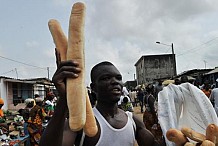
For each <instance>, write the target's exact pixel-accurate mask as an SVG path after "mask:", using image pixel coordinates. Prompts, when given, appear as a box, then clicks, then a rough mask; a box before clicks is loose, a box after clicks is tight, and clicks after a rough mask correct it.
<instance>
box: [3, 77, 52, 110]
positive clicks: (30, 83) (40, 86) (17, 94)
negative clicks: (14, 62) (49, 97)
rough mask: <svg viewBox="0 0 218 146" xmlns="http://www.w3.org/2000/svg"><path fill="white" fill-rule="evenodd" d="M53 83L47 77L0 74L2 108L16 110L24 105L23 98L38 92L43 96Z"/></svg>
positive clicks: (30, 96) (31, 96)
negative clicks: (21, 76)
mask: <svg viewBox="0 0 218 146" xmlns="http://www.w3.org/2000/svg"><path fill="white" fill-rule="evenodd" d="M53 88H54V85H53V83H52V82H51V80H49V79H47V78H35V79H13V78H9V77H3V76H0V97H1V98H2V99H3V100H4V103H5V104H4V106H3V109H4V110H8V109H9V110H18V109H20V108H23V107H24V106H25V104H24V100H25V99H27V98H33V97H34V95H35V94H39V96H40V97H42V98H44V97H45V96H46V93H47V91H48V90H49V89H53Z"/></svg>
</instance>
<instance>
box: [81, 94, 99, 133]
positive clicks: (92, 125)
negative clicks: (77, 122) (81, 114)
mask: <svg viewBox="0 0 218 146" xmlns="http://www.w3.org/2000/svg"><path fill="white" fill-rule="evenodd" d="M84 132H85V134H86V135H87V136H89V137H93V136H95V135H96V134H97V132H98V127H97V124H96V120H95V117H94V113H93V110H92V106H91V103H90V100H89V95H88V92H87V94H86V123H85V126H84Z"/></svg>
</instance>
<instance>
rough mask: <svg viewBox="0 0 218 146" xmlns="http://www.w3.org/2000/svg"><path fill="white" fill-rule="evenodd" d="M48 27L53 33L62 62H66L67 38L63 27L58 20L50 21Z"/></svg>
mask: <svg viewBox="0 0 218 146" xmlns="http://www.w3.org/2000/svg"><path fill="white" fill-rule="evenodd" d="M48 27H49V30H50V32H51V35H52V38H53V41H54V44H55V47H56V49H57V51H58V52H59V53H60V57H61V61H65V60H66V55H67V37H66V36H65V34H64V32H63V30H62V28H61V25H60V23H59V22H58V21H57V20H55V19H51V20H49V22H48Z"/></svg>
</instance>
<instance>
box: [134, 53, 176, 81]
mask: <svg viewBox="0 0 218 146" xmlns="http://www.w3.org/2000/svg"><path fill="white" fill-rule="evenodd" d="M174 57H175V56H174V54H166V55H150V56H143V57H142V58H140V60H139V61H138V62H137V63H136V65H135V66H136V74H137V81H138V84H144V83H151V82H153V81H154V80H157V79H162V78H171V77H173V76H175V75H176V69H175V61H174V59H175V58H174Z"/></svg>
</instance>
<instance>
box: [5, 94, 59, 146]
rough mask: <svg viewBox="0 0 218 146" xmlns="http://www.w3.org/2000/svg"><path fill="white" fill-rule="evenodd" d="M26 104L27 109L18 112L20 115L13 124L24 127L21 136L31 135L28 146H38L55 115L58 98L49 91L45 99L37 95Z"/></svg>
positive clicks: (26, 101)
mask: <svg viewBox="0 0 218 146" xmlns="http://www.w3.org/2000/svg"><path fill="white" fill-rule="evenodd" d="M24 102H25V105H26V106H25V108H22V109H19V110H18V113H19V114H18V115H16V116H15V117H14V122H12V123H11V124H13V125H16V126H22V127H23V129H24V130H23V133H20V134H19V135H20V136H25V135H29V139H28V140H27V141H26V145H27V146H37V145H39V141H40V139H41V136H42V133H43V131H44V129H45V128H46V124H47V123H48V122H49V119H50V118H51V117H52V115H53V113H54V109H55V104H56V98H55V96H54V94H53V93H52V92H50V91H49V92H48V93H47V95H46V97H45V98H42V97H40V96H39V95H38V94H35V96H34V97H33V98H27V99H26V100H25V101H24ZM7 128H8V127H7Z"/></svg>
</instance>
